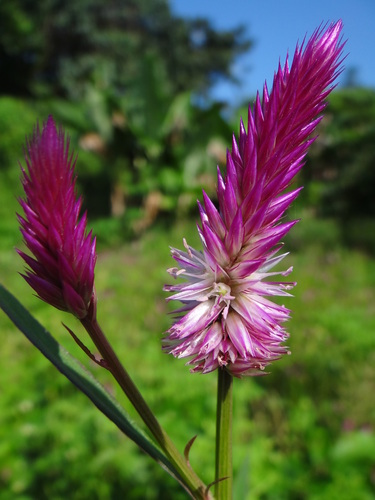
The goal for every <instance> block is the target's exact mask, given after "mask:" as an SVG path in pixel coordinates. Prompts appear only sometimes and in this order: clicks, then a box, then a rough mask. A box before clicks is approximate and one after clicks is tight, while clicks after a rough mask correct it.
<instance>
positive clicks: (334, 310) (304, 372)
mask: <svg viewBox="0 0 375 500" xmlns="http://www.w3.org/2000/svg"><path fill="white" fill-rule="evenodd" d="M13 204H14V206H15V200H14V198H12V199H10V198H9V200H8V205H7V209H9V207H10V208H12V209H13ZM1 210H2V211H4V210H6V207H4V206H3V207H2V209H1ZM293 215H294V214H293ZM1 231H2V233H1V234H2V235H4V238H3V237H2V238H1V243H0V259H1V273H2V278H1V281H2V283H3V284H4V285H5V286H6V287H8V289H9V290H10V291H11V292H12V293H14V294H15V295H16V296H17V297H18V298H19V299H21V301H23V302H24V304H25V305H26V306H27V307H28V308H29V309H30V310H31V312H32V313H33V314H34V315H35V316H36V317H37V319H38V320H39V321H40V322H41V323H42V324H43V325H44V326H45V327H46V328H47V329H49V331H51V332H52V333H53V334H54V335H55V337H56V338H57V339H58V340H59V341H60V342H61V343H62V344H63V345H64V346H65V347H66V348H67V349H68V350H70V351H71V352H72V353H73V354H74V355H76V356H77V357H78V358H79V359H80V360H81V361H82V362H83V363H85V364H86V365H88V366H89V367H90V368H91V369H92V371H93V372H94V373H95V375H96V376H97V377H98V378H99V379H100V380H101V381H102V382H103V383H104V384H105V385H106V386H107V387H108V388H109V389H110V390H111V391H113V393H114V394H115V395H116V396H117V397H118V399H119V400H120V401H121V402H122V403H123V404H124V405H125V406H126V408H127V409H128V410H129V411H130V413H131V414H132V415H133V416H134V418H136V416H135V415H134V412H132V410H131V409H130V408H129V405H128V404H127V402H126V401H124V399H123V397H122V396H121V395H120V394H119V393H118V391H117V389H116V388H115V386H114V385H113V384H112V381H111V380H110V377H109V374H108V373H106V372H105V371H104V370H101V369H100V368H98V367H97V366H96V365H93V364H92V363H91V362H89V361H88V360H87V359H85V356H84V355H83V354H82V353H81V352H80V351H79V349H78V348H77V346H76V345H75V344H74V342H73V341H72V339H71V338H69V337H68V336H67V333H66V331H65V329H64V328H63V326H62V325H61V321H64V322H65V323H67V325H68V326H69V327H70V328H72V329H73V330H74V331H75V332H76V334H80V335H81V336H82V337H81V338H82V339H83V340H84V341H85V342H86V340H87V339H86V336H85V334H84V332H83V331H82V330H81V328H80V325H79V324H78V323H77V322H76V321H75V320H74V319H73V318H72V317H69V316H67V315H65V314H63V313H60V312H58V311H55V310H53V309H52V308H51V307H49V306H47V305H46V304H44V303H43V302H41V301H40V300H38V299H36V298H35V297H33V294H32V291H31V290H30V289H29V288H28V286H27V285H26V283H24V282H23V280H22V278H21V277H20V276H19V275H18V274H17V273H18V272H19V271H21V270H22V267H23V265H22V262H21V259H20V258H19V257H17V255H15V252H14V250H13V247H14V246H17V245H19V244H20V237H19V235H18V231H17V227H16V222H15V221H14V220H11V219H10V218H9V217H8V219H7V221H5V219H4V221H3V222H2V223H1ZM184 236H185V237H187V239H188V241H189V243H190V244H195V243H197V236H196V234H195V230H194V223H193V222H192V221H191V222H181V223H180V224H179V225H178V226H176V227H173V228H171V229H170V230H166V229H163V228H161V227H155V228H154V229H153V230H151V231H149V232H148V233H146V234H145V235H144V236H143V237H142V238H141V239H139V240H137V241H134V242H131V243H128V244H123V245H121V246H117V247H116V248H106V247H103V246H101V245H100V244H99V258H98V263H97V268H96V288H97V293H98V297H99V306H98V311H99V313H98V315H99V321H100V323H101V325H102V327H103V329H104V330H105V332H106V333H107V335H108V337H109V338H110V339H111V341H112V343H113V345H114V346H115V348H116V350H117V351H118V354H119V356H120V358H121V359H122V360H123V362H124V364H125V366H126V367H127V369H128V371H129V372H130V374H131V375H132V377H133V378H134V380H135V381H136V383H137V384H138V385H139V387H140V389H141V391H142V392H144V395H145V398H146V400H147V401H148V402H149V404H150V406H151V407H152V408H153V409H154V411H155V412H156V414H157V416H158V418H159V419H160V422H161V423H162V425H163V426H164V427H165V428H166V429H167V431H168V432H169V433H170V435H171V436H172V438H174V439H175V441H176V442H177V444H178V446H179V447H180V449H181V450H182V449H183V448H184V446H185V444H186V443H187V442H188V441H189V440H190V439H191V437H192V436H194V435H198V439H197V440H196V443H195V444H194V446H193V449H192V452H191V456H190V458H191V462H192V465H193V467H194V468H195V469H196V470H197V471H198V473H200V475H201V476H202V477H203V479H204V480H205V481H206V482H211V481H212V480H213V478H214V470H213V464H214V439H215V405H216V394H215V391H216V376H215V374H210V375H191V374H190V373H189V370H188V368H187V367H185V366H184V362H183V361H182V360H175V359H173V358H172V357H171V356H167V355H165V354H163V353H162V352H161V348H160V339H161V335H162V333H163V331H165V330H166V329H167V328H168V325H169V324H170V318H169V317H168V315H167V312H168V306H167V305H166V303H165V293H164V292H162V286H163V284H164V282H165V281H168V275H167V273H166V268H167V267H170V266H171V265H172V263H173V261H172V259H171V258H170V256H169V248H168V247H169V245H172V246H179V247H180V246H181V244H182V242H181V240H182V237H184ZM286 249H287V250H289V249H291V250H292V252H291V254H290V255H289V256H288V257H287V260H288V262H286V264H285V266H286V267H288V266H289V265H293V266H294V272H293V275H292V276H293V279H294V280H296V281H297V282H298V286H297V287H296V288H295V289H294V295H295V296H294V298H290V299H287V302H286V305H287V306H288V307H289V308H291V309H292V311H293V313H292V320H291V321H290V323H289V325H288V328H289V331H290V333H291V337H290V342H289V346H290V349H291V352H292V354H291V355H290V356H286V357H284V358H283V359H282V360H280V361H278V362H276V363H274V364H273V365H271V368H270V370H269V371H270V375H268V376H267V377H261V378H256V379H255V378H248V379H243V380H235V385H234V398H235V399H234V439H235V444H234V465H235V474H236V479H237V484H236V488H238V489H237V490H236V491H237V492H239V491H240V488H243V486H244V485H245V487H246V489H247V491H249V493H248V495H247V497H246V499H248V500H253V499H275V498H277V499H284V498H285V499H303V498H309V499H310V498H311V499H319V500H323V499H324V500H331V499H336V498H337V499H339V498H340V499H344V500H345V499H347V500H355V499H358V500H359V499H361V500H363V499H367V498H368V499H370V498H373V497H374V494H375V484H374V481H375V480H374V471H375V469H374V466H375V434H374V425H375V405H374V400H373V390H374V383H375V363H374V361H375V336H374V332H375V314H374V312H375V305H374V304H375V300H374V299H375V286H374V285H375V262H374V260H373V259H371V258H370V257H368V256H366V255H364V254H361V253H360V252H357V251H354V250H347V249H343V248H340V246H339V245H338V243H337V231H336V229H335V226H334V225H333V224H332V223H330V222H329V221H328V222H322V221H316V220H314V219H312V218H310V217H306V218H305V220H303V221H302V222H301V223H300V224H299V225H297V227H296V228H294V229H293V231H292V234H291V235H290V236H289V237H288V239H287V241H286ZM0 328H1V336H2V348H1V352H2V366H1V369H0V500H8V499H9V500H11V499H14V498H17V499H22V500H31V499H33V500H34V499H38V500H39V499H47V498H48V499H54V500H55V499H60V498H61V499H63V498H69V499H73V500H78V499H82V500H85V499H87V498H90V499H98V500H99V499H100V500H107V499H108V500H109V499H120V498H127V499H159V498H163V499H169V498H170V499H179V498H181V499H182V498H186V497H185V494H184V493H183V492H181V491H180V489H179V487H178V486H176V485H174V483H173V482H172V480H170V479H169V477H168V476H167V475H166V474H165V473H164V472H163V471H162V470H161V469H160V470H159V469H158V467H157V466H156V465H154V464H153V463H151V460H150V459H149V458H148V457H146V456H144V455H142V454H141V453H140V452H138V451H137V449H136V448H135V446H134V445H133V444H132V443H131V442H129V441H128V440H126V439H125V438H123V437H122V436H121V435H120V434H119V432H118V431H117V430H116V428H114V426H113V425H112V424H111V423H110V422H107V421H106V419H105V417H104V416H102V415H100V414H99V413H98V412H97V411H96V409H95V408H93V406H92V405H91V403H90V402H89V401H88V400H86V399H85V397H84V396H83V395H81V394H79V393H78V391H77V390H76V389H75V388H74V387H73V386H70V385H69V383H68V382H67V381H65V379H64V378H63V377H62V376H61V375H60V374H59V373H58V372H57V371H56V370H55V369H54V368H53V367H52V366H49V364H48V362H47V361H46V360H45V359H44V358H43V357H42V355H41V354H40V353H39V352H37V351H36V350H35V349H34V348H33V346H31V345H29V344H28V341H27V340H26V339H24V338H23V336H22V334H21V333H20V332H18V331H17V330H15V328H14V327H13V326H12V324H11V323H10V322H9V320H8V319H7V318H6V317H5V316H4V314H1V315H0ZM87 345H88V346H89V347H90V348H91V347H92V346H91V345H90V343H89V341H88V340H87ZM238 495H239V493H237V497H236V495H235V498H241V497H240V496H238ZM241 495H242V494H241Z"/></svg>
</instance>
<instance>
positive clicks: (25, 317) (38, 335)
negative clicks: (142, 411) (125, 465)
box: [0, 284, 180, 482]
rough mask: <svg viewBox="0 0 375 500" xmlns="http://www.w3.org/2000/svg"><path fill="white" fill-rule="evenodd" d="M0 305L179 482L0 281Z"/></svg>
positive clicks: (167, 464)
mask: <svg viewBox="0 0 375 500" xmlns="http://www.w3.org/2000/svg"><path fill="white" fill-rule="evenodd" d="M0 308H1V309H2V310H3V311H4V312H5V314H6V315H7V316H8V317H9V318H10V320H11V321H12V322H13V323H14V324H15V326H16V327H17V328H18V329H19V330H20V331H21V332H22V333H23V334H24V335H25V336H26V337H27V338H28V339H29V340H30V342H31V343H32V344H34V346H35V347H36V348H37V349H39V351H40V352H41V353H42V354H43V355H44V356H45V357H46V358H47V359H48V360H49V361H50V362H51V363H52V364H53V365H54V366H55V367H56V368H57V369H58V370H59V371H60V372H61V373H62V374H63V375H65V376H66V377H67V378H68V379H69V380H70V381H71V382H72V383H73V384H74V385H75V386H76V387H77V388H78V389H79V390H80V391H82V392H83V393H84V394H85V395H86V396H87V397H88V398H89V399H90V400H91V401H92V402H93V403H94V405H95V406H96V407H97V408H98V409H99V410H100V411H101V412H102V413H104V415H105V416H106V417H108V418H109V419H110V420H111V421H112V422H113V423H114V424H115V425H117V427H118V428H119V429H120V430H121V431H122V432H123V433H124V434H125V435H126V436H127V437H128V438H129V439H131V440H132V441H134V442H135V443H136V444H137V445H138V446H139V447H140V448H141V449H142V450H143V451H144V452H145V453H147V454H148V455H150V456H151V457H152V458H153V459H154V460H155V461H156V462H158V463H159V465H160V466H161V467H162V468H163V469H164V470H166V471H167V472H168V473H169V474H170V475H171V476H172V477H174V478H175V479H177V481H179V482H180V478H179V476H178V473H177V472H176V471H175V469H174V467H173V465H172V464H171V463H170V462H169V460H168V459H167V458H166V457H165V456H164V455H163V454H162V453H161V452H160V450H159V449H158V448H157V447H156V446H155V445H154V444H153V443H152V442H151V441H150V440H149V438H148V437H147V436H146V435H145V434H144V433H143V432H142V431H141V430H140V429H139V428H138V427H136V425H135V424H134V422H132V421H131V419H130V417H129V415H128V414H127V412H126V411H125V410H124V409H123V408H122V407H121V406H120V405H119V404H118V402H117V401H116V400H115V399H114V398H113V397H112V396H111V395H110V394H108V392H107V391H106V390H105V389H104V387H103V386H102V385H101V384H100V383H99V382H98V381H97V380H96V379H95V377H94V376H93V375H92V374H91V373H90V372H89V371H88V370H87V369H86V368H85V367H84V366H83V365H82V364H81V363H80V362H79V361H78V360H77V359H75V358H74V357H73V356H72V355H71V354H69V352H68V351H66V350H65V349H64V348H63V347H62V346H61V345H60V344H59V343H58V342H57V341H56V340H55V339H54V338H53V337H52V335H51V334H50V333H49V332H48V331H47V330H46V329H45V328H43V326H42V325H41V324H40V323H39V322H38V321H37V320H36V319H35V318H34V317H33V316H32V315H31V314H30V313H29V312H28V311H27V310H26V309H25V308H24V307H23V305H22V304H21V303H20V302H18V300H17V299H16V298H15V297H14V296H13V295H12V294H11V293H10V292H8V290H6V289H5V288H4V287H3V286H2V285H1V284H0Z"/></svg>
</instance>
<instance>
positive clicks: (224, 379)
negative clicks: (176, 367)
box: [215, 369, 233, 500]
mask: <svg viewBox="0 0 375 500" xmlns="http://www.w3.org/2000/svg"><path fill="white" fill-rule="evenodd" d="M218 375H219V378H218V385H217V412H216V483H215V498H216V499H217V500H231V498H232V488H233V470H232V406H233V405H232V401H233V377H232V375H230V373H228V372H227V371H226V370H222V369H219V370H218Z"/></svg>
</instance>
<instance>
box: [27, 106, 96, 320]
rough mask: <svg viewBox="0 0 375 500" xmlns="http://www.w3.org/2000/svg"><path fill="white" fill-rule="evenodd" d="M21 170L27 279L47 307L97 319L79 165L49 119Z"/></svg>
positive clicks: (91, 248)
mask: <svg viewBox="0 0 375 500" xmlns="http://www.w3.org/2000/svg"><path fill="white" fill-rule="evenodd" d="M25 161H26V165H27V171H25V170H24V169H23V168H22V184H23V188H24V191H25V199H21V200H20V205H21V206H22V208H23V211H24V214H25V216H24V217H22V216H20V215H19V216H18V219H19V222H20V225H21V233H22V235H23V239H24V242H25V244H26V246H27V248H28V249H29V250H30V252H31V253H32V254H33V256H34V257H31V256H29V255H27V254H25V253H24V252H22V251H21V250H18V253H19V254H20V255H21V257H22V258H23V259H24V261H25V262H26V264H27V265H28V266H29V268H30V269H29V270H28V271H27V272H26V274H25V275H24V278H25V280H26V281H27V282H28V283H29V285H30V286H31V287H32V288H33V289H34V290H35V292H36V293H37V295H38V296H39V297H40V298H41V299H42V300H44V301H45V302H48V303H49V304H51V305H53V306H55V307H57V308H58V309H61V310H63V311H69V312H71V313H73V314H74V315H75V316H77V317H78V318H80V319H83V318H84V317H86V316H87V314H89V313H90V314H92V315H93V314H95V309H96V297H95V291H94V267H95V262H96V253H95V238H94V239H93V238H92V234H91V232H90V233H89V234H86V214H84V215H83V216H82V217H81V219H79V214H80V210H81V205H82V200H81V198H78V199H77V197H76V193H75V175H74V167H75V160H73V155H72V154H70V153H69V141H68V140H67V141H65V136H64V132H63V131H62V129H60V130H57V129H56V125H55V122H54V120H53V118H52V117H51V116H50V117H49V118H48V121H47V123H45V124H44V125H43V129H42V131H40V129H39V127H37V128H36V130H35V131H34V134H33V136H32V137H31V138H30V140H29V141H28V143H27V154H26V155H25Z"/></svg>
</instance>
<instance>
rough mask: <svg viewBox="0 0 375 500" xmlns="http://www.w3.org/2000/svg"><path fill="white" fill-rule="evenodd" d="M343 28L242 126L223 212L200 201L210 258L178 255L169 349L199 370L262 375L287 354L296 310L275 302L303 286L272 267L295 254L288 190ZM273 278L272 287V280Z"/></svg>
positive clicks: (333, 30)
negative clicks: (286, 245) (176, 305)
mask: <svg viewBox="0 0 375 500" xmlns="http://www.w3.org/2000/svg"><path fill="white" fill-rule="evenodd" d="M341 30H342V23H341V22H338V23H336V24H332V25H330V26H329V27H328V28H327V29H323V30H317V31H316V32H315V33H314V34H313V35H312V37H311V38H310V39H309V40H308V42H307V43H306V45H304V44H302V46H300V47H299V46H297V48H296V51H295V54H294V58H293V62H292V65H291V67H290V68H289V65H288V60H286V63H285V65H284V66H283V67H282V66H281V65H279V68H278V71H277V72H276V73H275V76H274V80H273V87H272V91H271V92H270V93H269V92H268V89H267V86H266V85H265V86H264V89H263V99H262V102H261V100H260V97H259V94H258V95H257V98H256V100H255V103H254V106H253V109H252V110H251V108H249V113H248V128H247V130H246V129H245V126H244V124H243V122H242V121H241V124H240V134H239V141H238V142H237V141H236V139H235V138H234V137H233V141H232V150H231V152H229V151H228V152H227V168H226V177H225V178H223V177H222V175H221V173H220V170H218V187H217V196H218V202H219V209H217V208H216V207H215V206H214V204H213V203H212V201H211V200H210V198H209V197H208V196H207V195H206V193H203V205H201V204H199V208H200V217H201V227H199V226H198V231H199V236H200V239H201V241H202V244H203V252H198V251H197V250H195V249H194V248H192V247H190V246H189V245H188V244H187V243H186V241H185V240H184V246H185V251H181V250H177V249H174V248H172V256H173V258H174V259H175V260H176V261H177V263H178V265H179V268H173V269H169V273H170V274H171V275H172V276H174V277H176V278H177V277H178V278H184V279H185V280H186V281H184V282H182V283H180V284H177V285H167V286H165V290H166V291H169V292H174V295H172V296H171V297H169V299H168V300H179V301H181V302H182V303H183V307H182V308H180V309H178V310H177V311H175V312H176V313H177V318H176V321H175V323H174V324H173V326H172V327H171V328H170V329H169V331H168V332H167V336H166V338H165V339H164V340H163V344H164V345H163V349H164V350H165V351H167V352H169V353H172V354H173V355H174V356H176V357H180V358H184V357H189V358H191V359H190V361H188V364H190V365H192V366H193V369H192V371H193V372H203V373H207V372H210V371H212V370H215V369H216V368H219V367H225V369H226V370H228V371H229V372H230V373H231V374H232V375H235V376H242V375H259V374H261V373H264V372H263V370H264V368H265V366H266V365H268V364H269V363H270V362H271V361H273V360H275V359H277V358H279V357H280V356H281V355H282V354H284V353H286V352H287V348H286V347H285V345H284V344H283V343H284V341H285V340H286V339H287V338H288V333H287V332H286V330H285V328H284V327H283V326H282V323H284V322H285V321H286V320H287V319H288V318H289V314H290V311H289V310H288V309H287V308H286V307H285V306H280V305H277V304H275V303H273V302H272V301H270V300H269V299H268V298H266V297H267V296H268V297H273V296H288V295H290V294H289V290H290V289H291V288H292V287H293V286H294V285H295V283H291V282H283V281H280V280H279V279H278V278H276V275H278V274H280V275H281V276H283V277H285V276H287V275H289V273H290V272H291V271H292V268H289V269H287V270H285V271H281V272H270V270H271V269H272V268H273V267H274V266H275V265H276V264H279V262H280V261H281V260H282V259H283V258H284V257H285V255H286V254H282V255H278V254H277V253H278V251H279V250H280V248H281V246H282V245H281V244H280V240H281V239H282V238H283V237H284V236H285V234H286V233H287V232H288V231H289V229H290V228H291V227H292V226H293V225H294V224H295V223H296V222H297V221H295V220H293V221H291V222H285V221H283V222H280V220H281V218H282V216H283V214H284V212H285V210H286V209H287V208H288V207H289V205H290V204H291V203H292V201H293V200H294V199H295V198H296V197H297V195H298V193H299V191H300V189H294V190H289V191H287V188H288V187H290V185H291V183H292V181H293V179H294V177H295V175H296V174H297V173H298V172H299V170H300V169H301V167H302V166H303V163H304V157H305V155H306V152H307V149H308V147H309V145H310V144H311V143H312V142H313V140H314V139H313V138H309V136H310V134H311V133H312V132H313V130H314V129H315V127H316V126H317V124H318V123H319V121H320V120H321V116H318V115H319V114H320V113H321V112H322V111H323V109H324V107H325V105H326V104H325V98H326V97H327V95H328V94H329V92H330V91H331V90H332V87H330V86H331V85H332V82H333V81H334V79H335V78H336V76H337V75H338V73H339V72H340V70H339V66H340V63H341V61H340V60H339V59H340V56H341V53H342V47H343V44H340V33H341ZM270 278H271V281H269V279H270Z"/></svg>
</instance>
